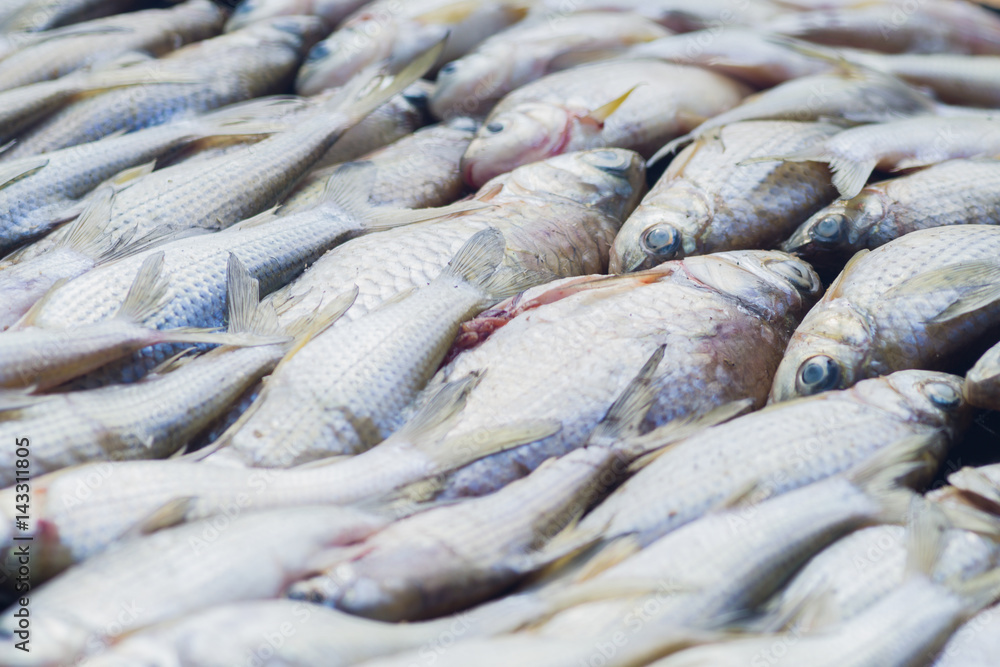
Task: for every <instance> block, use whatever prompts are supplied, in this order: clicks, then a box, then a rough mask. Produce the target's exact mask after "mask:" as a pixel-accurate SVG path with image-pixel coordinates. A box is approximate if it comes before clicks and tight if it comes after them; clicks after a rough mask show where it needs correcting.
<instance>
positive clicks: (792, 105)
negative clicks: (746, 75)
mask: <svg viewBox="0 0 1000 667" xmlns="http://www.w3.org/2000/svg"><path fill="white" fill-rule="evenodd" d="M940 111H941V109H940V107H939V105H938V102H936V101H935V100H934V99H932V98H931V97H929V96H928V95H926V94H924V93H923V92H921V91H919V90H917V89H916V88H913V87H912V86H910V85H908V84H906V83H903V82H902V81H900V80H899V79H897V78H895V77H893V76H891V75H889V74H885V73H884V72H878V71H875V70H868V69H864V68H859V67H852V66H850V65H847V64H843V63H842V65H841V67H839V68H838V69H837V70H836V71H833V72H827V73H823V74H815V75H812V76H803V77H799V78H797V79H792V80H790V81H786V82H785V83H782V84H778V85H777V86H775V87H774V88H770V89H768V90H765V91H762V92H759V93H756V94H754V95H750V96H748V97H747V98H746V99H744V100H743V102H742V103H741V104H740V105H739V106H736V107H734V108H732V109H730V110H728V111H723V112H722V113H719V114H716V115H714V116H713V117H711V118H709V119H708V120H706V121H705V122H703V123H701V124H700V125H698V126H697V127H696V128H694V129H693V130H691V131H690V132H688V133H687V134H685V135H682V136H680V137H677V138H676V139H673V140H671V141H669V142H667V143H666V144H664V146H663V147H662V148H660V150H658V151H657V152H656V153H655V154H654V155H653V157H652V158H650V163H651V164H652V163H655V162H658V161H659V160H661V159H662V158H663V157H664V156H666V155H669V154H671V153H673V152H674V151H676V150H677V149H678V148H679V147H680V146H683V145H685V144H687V143H689V142H690V141H693V140H694V139H698V138H700V137H703V136H706V135H708V136H711V135H713V134H718V131H719V128H721V127H723V126H725V125H729V124H730V123H736V122H739V121H744V120H797V121H808V120H813V121H816V120H821V119H840V120H841V121H842V122H844V123H850V124H856V123H874V122H883V121H888V120H893V119H897V118H905V117H908V116H918V115H921V114H936V113H939V112H940Z"/></svg>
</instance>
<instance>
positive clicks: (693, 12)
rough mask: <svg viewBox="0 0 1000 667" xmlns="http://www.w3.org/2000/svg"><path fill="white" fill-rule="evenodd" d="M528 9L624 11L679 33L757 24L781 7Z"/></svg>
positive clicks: (552, 1)
mask: <svg viewBox="0 0 1000 667" xmlns="http://www.w3.org/2000/svg"><path fill="white" fill-rule="evenodd" d="M781 4H783V5H784V4H787V3H785V2H783V3H781ZM532 9H533V13H532V14H531V15H529V18H532V19H533V18H535V17H536V16H537V17H540V18H549V17H553V18H554V20H558V19H560V18H563V17H565V16H568V15H572V14H573V13H576V12H594V11H602V12H628V13H633V14H638V15H639V16H642V17H645V18H647V19H650V20H652V21H656V22H657V23H659V24H660V25H662V26H664V27H665V28H667V29H669V30H673V31H674V32H681V33H683V32H691V31H694V30H704V29H709V28H712V29H715V30H716V31H718V30H719V28H728V27H730V26H753V25H757V24H759V23H761V22H762V21H764V20H766V19H768V18H770V17H772V16H774V15H775V14H776V13H777V12H778V11H779V10H780V9H781V7H780V6H779V5H778V4H775V3H772V2H769V1H764V0H761V1H759V2H745V3H739V4H733V3H731V2H726V0H669V1H665V0H574V1H573V2H566V0H540V1H539V2H537V3H536V4H535V5H534V6H533V8H532Z"/></svg>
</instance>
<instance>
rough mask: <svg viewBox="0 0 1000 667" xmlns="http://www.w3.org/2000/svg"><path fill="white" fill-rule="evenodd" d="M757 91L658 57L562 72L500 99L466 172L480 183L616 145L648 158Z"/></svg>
mask: <svg viewBox="0 0 1000 667" xmlns="http://www.w3.org/2000/svg"><path fill="white" fill-rule="evenodd" d="M695 91H697V94H694V93H695ZM749 92H750V89H749V88H747V87H746V86H744V84H741V83H738V82H737V81H734V80H732V79H729V78H727V77H725V76H722V75H721V74H715V73H714V72H709V71H707V70H703V69H700V68H697V67H688V66H686V65H673V64H670V63H664V62H660V61H654V60H616V61H610V62H606V63H595V64H590V65H583V66H581V67H574V68H572V69H569V70H566V71H563V72H556V73H554V74H549V75H548V76H544V77H542V78H541V79H538V80H537V81H534V82H532V83H529V84H527V85H525V86H522V87H521V88H519V89H517V90H515V91H513V92H512V93H510V94H508V95H507V96H505V97H504V98H503V99H502V100H500V102H499V103H497V105H496V106H495V107H494V108H493V111H492V112H491V113H490V115H489V116H488V117H487V118H486V120H485V122H484V125H483V127H482V128H480V130H479V133H478V134H477V135H476V138H475V139H474V140H473V142H472V144H471V145H470V146H469V149H468V151H466V154H465V157H464V158H463V159H462V173H463V175H464V177H465V180H466V182H467V183H468V184H469V185H472V186H473V187H480V186H482V185H483V183H485V182H486V181H488V180H489V179H491V178H493V177H494V176H497V175H498V174H502V173H504V172H506V171H510V170H511V169H513V168H515V167H518V166H520V165H522V164H527V163H529V162H535V161H537V160H542V159H545V158H547V157H551V156H553V155H558V154H560V153H566V152H569V151H574V150H583V149H590V148H598V147H610V146H614V147H619V148H629V149H632V150H635V151H638V152H639V153H640V154H642V155H643V157H648V156H650V155H652V154H653V152H654V151H656V149H657V148H659V147H660V146H662V145H663V143H664V142H666V141H667V140H669V139H672V138H673V137H675V136H677V135H678V134H683V133H684V132H686V131H688V130H691V129H692V128H693V127H694V126H695V125H697V124H698V123H700V122H701V121H702V120H704V119H705V118H707V117H710V116H714V115H715V114H718V113H722V112H724V111H725V110H727V109H729V108H731V107H734V106H736V105H737V104H738V103H739V102H740V100H741V99H742V98H743V97H744V96H746V95H747V94H748V93H749Z"/></svg>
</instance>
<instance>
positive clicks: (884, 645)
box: [652, 570, 998, 667]
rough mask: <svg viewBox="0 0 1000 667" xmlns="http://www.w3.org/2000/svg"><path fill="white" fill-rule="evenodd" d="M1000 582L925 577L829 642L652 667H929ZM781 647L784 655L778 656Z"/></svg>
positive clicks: (704, 653) (750, 641)
mask: <svg viewBox="0 0 1000 667" xmlns="http://www.w3.org/2000/svg"><path fill="white" fill-rule="evenodd" d="M997 579H998V577H997V571H996V570H994V571H992V572H990V573H987V574H985V575H982V576H980V577H978V578H975V579H972V580H970V581H968V582H964V583H963V584H952V585H949V584H947V583H938V582H935V581H932V580H931V579H930V578H929V576H928V574H927V573H919V574H917V575H915V576H913V577H912V578H911V579H910V580H909V581H907V582H906V583H904V584H903V585H902V586H901V587H900V588H898V589H896V590H895V591H893V593H891V594H890V595H888V596H886V597H885V598H883V599H881V600H879V601H878V602H876V603H875V604H874V605H872V606H871V607H869V608H868V609H867V610H866V611H865V612H863V613H861V614H859V615H858V616H855V617H854V618H853V619H851V620H850V621H848V622H846V623H844V624H842V625H840V626H838V627H837V628H835V629H832V630H830V631H829V632H826V633H824V634H822V635H815V636H803V635H801V634H798V633H796V634H792V633H785V634H778V635H770V636H768V635H764V636H757V637H750V638H747V639H738V640H734V641H730V642H723V643H720V644H717V645H712V646H700V647H696V648H692V649H688V650H686V651H681V652H680V653H675V654H674V655H672V656H670V657H668V658H666V659H664V660H660V661H657V662H655V663H652V665H654V666H655V667H694V666H695V665H706V666H707V665H712V666H713V667H736V665H746V664H748V663H749V662H750V661H752V660H754V659H766V660H768V662H769V664H772V665H776V666H780V667H786V666H790V665H815V666H816V667H827V666H832V665H843V664H855V665H871V666H873V667H874V665H880V666H885V667H906V666H908V665H919V664H927V661H928V660H931V659H933V657H934V656H935V655H937V653H938V652H939V651H940V650H941V649H942V647H943V646H944V644H945V642H947V641H948V639H949V637H951V636H952V634H953V633H954V632H955V630H956V629H957V628H958V627H959V626H960V625H962V624H963V623H964V622H965V621H967V620H968V619H969V618H971V617H972V616H974V615H975V614H976V613H977V612H979V611H980V610H982V609H983V608H985V607H987V606H988V605H990V604H991V603H992V602H993V601H994V600H995V598H996V596H997V586H998V581H997ZM775 646H780V647H781V648H780V649H778V650H777V651H776V650H775V648H774V647H775ZM779 651H780V655H779V654H778V653H779ZM764 656H767V657H766V658H764ZM847 661H850V663H848V662H847Z"/></svg>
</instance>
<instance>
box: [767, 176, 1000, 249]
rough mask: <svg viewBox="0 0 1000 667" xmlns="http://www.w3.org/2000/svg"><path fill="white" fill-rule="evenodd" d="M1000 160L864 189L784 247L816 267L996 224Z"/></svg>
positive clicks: (809, 223) (818, 216)
mask: <svg viewBox="0 0 1000 667" xmlns="http://www.w3.org/2000/svg"><path fill="white" fill-rule="evenodd" d="M998 188H1000V160H993V159H982V160H966V159H957V160H948V161H946V162H942V163H941V164H935V165H931V166H930V167H927V168H926V169H921V170H919V171H916V172H914V173H912V174H905V175H903V176H900V177H898V178H894V179H889V180H885V181H879V182H877V183H872V184H870V185H867V186H865V188H864V189H862V190H861V192H860V193H859V194H858V196H856V197H854V198H852V199H838V200H837V201H835V202H833V203H832V204H830V205H829V206H827V207H826V208H823V209H822V210H820V211H818V212H816V213H815V214H814V215H813V216H812V217H810V218H809V219H808V220H806V221H805V222H804V223H802V226H801V227H799V228H798V229H797V230H796V231H795V233H794V234H792V236H791V237H790V238H789V239H788V240H786V241H785V242H784V244H782V249H783V250H785V251H786V252H794V253H795V254H797V255H799V256H801V257H803V258H805V259H807V260H808V261H810V262H814V263H815V264H817V265H820V264H822V265H831V264H832V265H843V264H844V263H846V262H847V260H848V259H849V258H850V257H851V256H852V255H853V254H854V253H856V252H858V251H859V250H863V249H865V248H867V249H869V250H874V249H875V248H878V247H879V246H882V245H885V244H886V243H889V242H890V241H893V240H895V239H897V238H900V237H901V236H903V235H905V234H909V233H910V232H914V231H916V230H918V229H927V228H930V227H943V226H945V225H964V224H970V223H971V224H977V225H980V224H990V223H993V224H997V223H1000V199H998V198H997V192H998Z"/></svg>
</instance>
